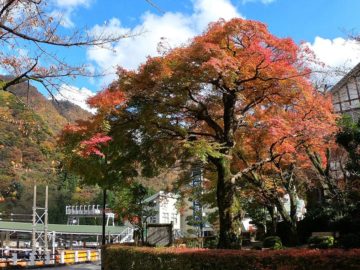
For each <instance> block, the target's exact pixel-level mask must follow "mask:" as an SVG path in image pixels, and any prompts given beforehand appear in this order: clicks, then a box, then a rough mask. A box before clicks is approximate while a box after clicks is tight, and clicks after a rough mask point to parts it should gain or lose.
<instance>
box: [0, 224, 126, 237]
mask: <svg viewBox="0 0 360 270" xmlns="http://www.w3.org/2000/svg"><path fill="white" fill-rule="evenodd" d="M36 228H37V231H42V230H43V229H44V225H41V224H38V225H36ZM127 228H128V227H126V226H107V227H106V229H105V232H106V234H107V235H108V234H110V235H119V234H121V233H122V232H124V231H125V230H126V229H127ZM0 231H16V232H32V223H25V222H7V221H0ZM48 231H49V232H56V234H77V235H101V234H102V227H101V226H95V225H65V224H48Z"/></svg>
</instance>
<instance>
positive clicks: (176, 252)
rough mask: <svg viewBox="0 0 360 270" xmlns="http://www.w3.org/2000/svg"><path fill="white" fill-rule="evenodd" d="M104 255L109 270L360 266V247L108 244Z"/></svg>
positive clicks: (336, 269) (320, 269) (295, 269)
mask: <svg viewBox="0 0 360 270" xmlns="http://www.w3.org/2000/svg"><path fill="white" fill-rule="evenodd" d="M102 256H103V264H104V267H105V270H128V269H133V270H161V269H163V270H168V269H169V270H184V269H194V270H205V269H206V270H215V269H216V270H230V269H231V270H233V269H241V270H246V269H249V270H250V269H251V270H265V269H266V270H276V269H279V270H285V269H286V270H288V269H289V270H306V269H309V270H310V269H311V270H313V269H317V270H323V269H324V270H339V269H346V270H355V269H356V270H358V269H360V249H353V250H348V251H346V250H341V249H330V250H312V249H287V250H280V251H272V250H271V251H270V250H267V251H255V250H214V249H190V248H149V247H128V246H120V245H107V246H105V247H104V248H103V253H102Z"/></svg>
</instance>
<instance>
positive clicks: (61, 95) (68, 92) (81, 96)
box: [54, 84, 95, 113]
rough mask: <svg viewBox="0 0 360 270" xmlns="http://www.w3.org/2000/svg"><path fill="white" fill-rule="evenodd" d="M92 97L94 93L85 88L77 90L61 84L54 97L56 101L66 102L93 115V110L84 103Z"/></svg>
mask: <svg viewBox="0 0 360 270" xmlns="http://www.w3.org/2000/svg"><path fill="white" fill-rule="evenodd" d="M94 95H95V93H94V92H92V91H91V90H89V89H87V88H85V87H82V88H78V87H75V86H72V85H67V84H62V85H61V86H60V89H59V90H58V93H57V94H56V95H54V96H55V98H56V100H68V101H70V102H71V103H74V104H75V105H78V106H79V107H81V108H82V109H84V110H87V111H89V112H92V113H94V112H95V110H94V109H91V108H90V107H89V105H88V104H87V103H86V100H87V99H88V98H90V97H92V96H94Z"/></svg>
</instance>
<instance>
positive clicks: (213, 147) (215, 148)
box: [184, 139, 223, 162]
mask: <svg viewBox="0 0 360 270" xmlns="http://www.w3.org/2000/svg"><path fill="white" fill-rule="evenodd" d="M184 147H185V148H186V149H188V150H189V152H190V153H191V154H193V155H195V156H196V157H198V158H199V159H200V160H201V161H203V162H207V158H208V157H209V156H210V157H213V158H220V157H222V156H223V154H221V152H220V150H221V149H222V146H221V145H220V144H219V143H216V142H208V141H206V140H204V139H200V140H196V141H187V142H185V143H184Z"/></svg>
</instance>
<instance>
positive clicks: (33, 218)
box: [31, 184, 36, 257]
mask: <svg viewBox="0 0 360 270" xmlns="http://www.w3.org/2000/svg"><path fill="white" fill-rule="evenodd" d="M33 200H34V201H33V208H32V210H33V216H32V237H31V247H32V256H34V257H35V252H36V184H34V197H33Z"/></svg>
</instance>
